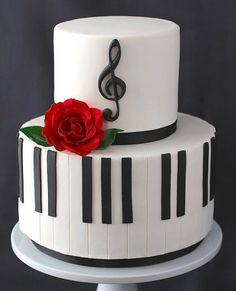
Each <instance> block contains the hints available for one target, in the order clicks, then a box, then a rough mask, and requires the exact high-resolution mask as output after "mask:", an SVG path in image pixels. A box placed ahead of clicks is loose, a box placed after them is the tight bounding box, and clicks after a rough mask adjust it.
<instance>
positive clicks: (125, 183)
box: [121, 158, 133, 223]
mask: <svg viewBox="0 0 236 291" xmlns="http://www.w3.org/2000/svg"><path fill="white" fill-rule="evenodd" d="M121 164H122V166H121V168H122V173H121V178H122V214H123V223H133V208H132V159H131V158H122V160H121Z"/></svg>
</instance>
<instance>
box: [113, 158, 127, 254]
mask: <svg viewBox="0 0 236 291" xmlns="http://www.w3.org/2000/svg"><path fill="white" fill-rule="evenodd" d="M111 184H112V191H111V204H112V213H111V215H112V224H110V225H108V258H109V259H119V258H127V256H128V244H127V239H128V237H127V231H128V226H127V224H122V196H121V159H120V158H113V159H112V161H111Z"/></svg>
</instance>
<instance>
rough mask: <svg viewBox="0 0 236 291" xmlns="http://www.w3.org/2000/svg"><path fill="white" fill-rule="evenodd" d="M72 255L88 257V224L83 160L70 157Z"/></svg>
mask: <svg viewBox="0 0 236 291" xmlns="http://www.w3.org/2000/svg"><path fill="white" fill-rule="evenodd" d="M69 169H70V177H69V179H70V180H69V187H70V254H71V255H74V256H80V257H88V224H87V223H83V222H82V158H81V157H80V156H77V155H69Z"/></svg>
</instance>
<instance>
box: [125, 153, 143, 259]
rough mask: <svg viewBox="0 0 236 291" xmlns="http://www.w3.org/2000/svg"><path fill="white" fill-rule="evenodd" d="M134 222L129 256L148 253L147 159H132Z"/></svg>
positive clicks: (129, 231) (129, 228) (129, 235)
mask: <svg viewBox="0 0 236 291" xmlns="http://www.w3.org/2000/svg"><path fill="white" fill-rule="evenodd" d="M132 206H133V223H130V224H128V258H138V257H145V256H146V255H147V220H146V218H147V159H146V158H135V159H132Z"/></svg>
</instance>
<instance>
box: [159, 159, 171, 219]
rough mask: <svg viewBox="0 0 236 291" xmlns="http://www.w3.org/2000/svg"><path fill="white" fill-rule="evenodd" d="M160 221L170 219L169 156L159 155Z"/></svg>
mask: <svg viewBox="0 0 236 291" xmlns="http://www.w3.org/2000/svg"><path fill="white" fill-rule="evenodd" d="M161 172H162V175H161V219H162V220H166V219H170V192H171V186H170V185H171V155H170V154H163V155H161Z"/></svg>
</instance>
